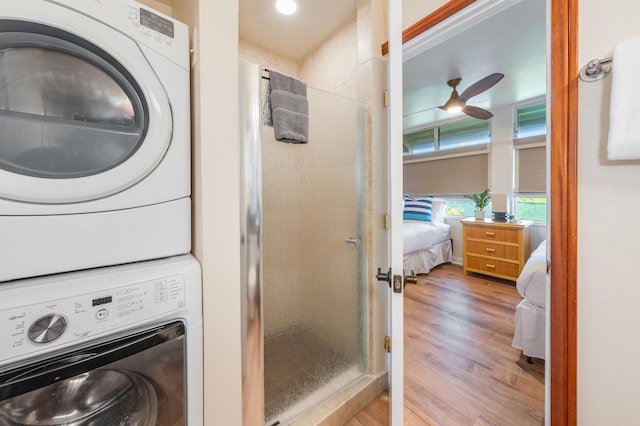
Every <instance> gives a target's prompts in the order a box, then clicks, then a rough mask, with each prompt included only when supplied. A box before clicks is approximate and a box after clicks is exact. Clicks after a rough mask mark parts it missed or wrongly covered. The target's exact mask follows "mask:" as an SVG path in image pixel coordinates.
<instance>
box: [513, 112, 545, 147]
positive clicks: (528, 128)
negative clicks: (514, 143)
mask: <svg viewBox="0 0 640 426" xmlns="http://www.w3.org/2000/svg"><path fill="white" fill-rule="evenodd" d="M546 134H547V104H546V103H541V104H536V105H530V106H525V107H522V108H517V109H516V117H515V135H514V137H515V138H516V139H521V138H527V137H531V136H537V135H546Z"/></svg>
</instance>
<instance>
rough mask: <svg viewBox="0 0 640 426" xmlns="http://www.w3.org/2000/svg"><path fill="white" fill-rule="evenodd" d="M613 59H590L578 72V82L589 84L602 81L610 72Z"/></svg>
mask: <svg viewBox="0 0 640 426" xmlns="http://www.w3.org/2000/svg"><path fill="white" fill-rule="evenodd" d="M612 62H613V58H606V59H592V60H590V61H589V62H588V63H587V65H585V66H584V67H582V69H581V70H580V80H582V81H586V82H591V81H596V80H600V79H603V78H605V77H606V76H607V74H609V71H611V63H612Z"/></svg>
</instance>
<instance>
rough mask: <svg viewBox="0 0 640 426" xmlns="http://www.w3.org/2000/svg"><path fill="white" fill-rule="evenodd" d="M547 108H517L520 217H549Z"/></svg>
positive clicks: (515, 143)
mask: <svg viewBox="0 0 640 426" xmlns="http://www.w3.org/2000/svg"><path fill="white" fill-rule="evenodd" d="M546 133H547V108H546V104H544V103H540V104H535V105H529V106H525V107H521V108H517V109H516V111H515V126H514V141H513V147H514V165H515V167H514V169H515V176H514V183H515V186H514V199H515V214H516V217H517V218H518V219H526V220H536V221H546V220H547V194H546V186H547V184H546V179H547V158H546V156H547V152H546Z"/></svg>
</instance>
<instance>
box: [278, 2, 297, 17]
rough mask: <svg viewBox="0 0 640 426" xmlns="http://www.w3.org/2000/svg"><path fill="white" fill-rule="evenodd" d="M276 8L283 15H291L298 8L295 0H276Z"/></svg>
mask: <svg viewBox="0 0 640 426" xmlns="http://www.w3.org/2000/svg"><path fill="white" fill-rule="evenodd" d="M276 9H277V10H278V12H280V13H282V14H283V15H292V14H294V13H295V12H296V10H298V3H296V2H295V0H276Z"/></svg>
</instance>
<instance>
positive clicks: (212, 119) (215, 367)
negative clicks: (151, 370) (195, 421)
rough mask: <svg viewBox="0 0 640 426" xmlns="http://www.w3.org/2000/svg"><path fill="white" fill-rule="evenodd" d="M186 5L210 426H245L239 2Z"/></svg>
mask: <svg viewBox="0 0 640 426" xmlns="http://www.w3.org/2000/svg"><path fill="white" fill-rule="evenodd" d="M183 3H184V4H189V3H193V4H194V5H195V6H194V10H192V11H191V15H190V18H191V19H192V20H193V22H192V29H193V28H195V30H196V31H197V34H198V37H197V40H196V42H195V45H194V49H195V52H196V60H197V63H196V65H195V67H194V69H193V73H192V84H193V93H194V98H193V101H192V103H193V111H192V119H193V141H194V150H193V155H194V159H193V172H194V181H193V190H192V196H193V200H194V222H193V223H194V236H193V242H194V250H193V253H194V255H195V256H196V257H197V258H198V260H199V261H200V263H201V264H202V277H203V324H204V424H206V425H214V424H220V425H241V424H242V381H241V380H242V373H241V365H240V362H241V347H240V336H241V333H240V330H241V315H240V301H241V296H240V239H239V235H240V211H239V206H240V198H239V197H240V194H239V188H240V151H239V143H238V140H239V118H238V114H239V113H238V42H237V39H238V38H237V36H236V34H238V0H216V1H208V0H194V1H193V2H179V4H180V5H181V7H184V6H182V4H183ZM177 4H178V2H176V5H174V8H177ZM222 41H223V42H222Z"/></svg>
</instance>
